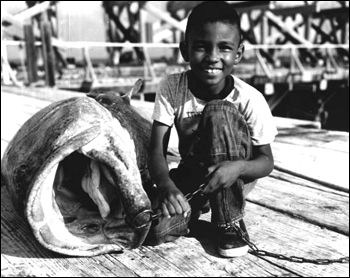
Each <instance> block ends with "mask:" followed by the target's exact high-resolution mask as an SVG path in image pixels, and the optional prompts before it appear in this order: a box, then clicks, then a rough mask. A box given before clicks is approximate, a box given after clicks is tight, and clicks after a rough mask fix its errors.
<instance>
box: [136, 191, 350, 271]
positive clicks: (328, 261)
mask: <svg viewBox="0 0 350 278" xmlns="http://www.w3.org/2000/svg"><path fill="white" fill-rule="evenodd" d="M204 187H205V184H202V185H200V187H199V189H197V190H196V191H194V192H193V193H188V194H186V195H185V198H186V199H187V201H189V200H191V199H192V198H193V197H194V196H195V195H196V194H198V193H202V192H203V189H204ZM143 213H150V215H151V217H150V220H149V222H152V221H154V220H156V219H158V218H160V217H161V216H162V212H161V211H158V212H157V213H153V211H152V210H147V211H145V212H143ZM149 222H148V223H149ZM146 225H147V223H146V224H144V225H141V226H138V227H135V228H142V227H144V226H146ZM230 227H232V228H233V229H235V231H236V232H237V233H238V235H239V236H240V237H241V238H242V239H243V240H244V241H245V242H246V243H247V244H248V246H249V247H250V249H251V250H249V253H251V254H253V255H257V256H266V257H272V258H276V259H279V260H285V261H289V262H293V263H311V264H318V265H328V264H333V263H349V257H342V258H339V259H307V258H303V257H297V256H289V257H288V256H285V255H282V254H278V253H273V252H268V251H265V250H260V249H259V248H258V247H257V246H256V245H255V244H254V243H253V242H251V241H250V240H249V239H248V237H247V235H246V233H245V232H244V231H242V229H241V228H240V227H238V226H236V225H232V226H230Z"/></svg>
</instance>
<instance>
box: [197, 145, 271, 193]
mask: <svg viewBox="0 0 350 278" xmlns="http://www.w3.org/2000/svg"><path fill="white" fill-rule="evenodd" d="M273 166H274V160H273V155H272V151H271V146H270V144H267V145H261V146H254V147H253V158H252V159H251V160H248V161H245V160H239V161H223V162H219V163H217V164H214V165H212V166H210V167H209V168H208V175H207V178H208V182H207V186H206V187H205V189H204V191H203V193H204V194H207V193H212V192H214V191H217V190H219V189H221V188H227V187H230V186H231V185H232V184H234V182H235V181H236V180H237V179H238V178H239V177H241V178H244V179H247V180H255V179H258V178H262V177H265V176H267V175H269V174H270V173H271V172H272V170H273Z"/></svg>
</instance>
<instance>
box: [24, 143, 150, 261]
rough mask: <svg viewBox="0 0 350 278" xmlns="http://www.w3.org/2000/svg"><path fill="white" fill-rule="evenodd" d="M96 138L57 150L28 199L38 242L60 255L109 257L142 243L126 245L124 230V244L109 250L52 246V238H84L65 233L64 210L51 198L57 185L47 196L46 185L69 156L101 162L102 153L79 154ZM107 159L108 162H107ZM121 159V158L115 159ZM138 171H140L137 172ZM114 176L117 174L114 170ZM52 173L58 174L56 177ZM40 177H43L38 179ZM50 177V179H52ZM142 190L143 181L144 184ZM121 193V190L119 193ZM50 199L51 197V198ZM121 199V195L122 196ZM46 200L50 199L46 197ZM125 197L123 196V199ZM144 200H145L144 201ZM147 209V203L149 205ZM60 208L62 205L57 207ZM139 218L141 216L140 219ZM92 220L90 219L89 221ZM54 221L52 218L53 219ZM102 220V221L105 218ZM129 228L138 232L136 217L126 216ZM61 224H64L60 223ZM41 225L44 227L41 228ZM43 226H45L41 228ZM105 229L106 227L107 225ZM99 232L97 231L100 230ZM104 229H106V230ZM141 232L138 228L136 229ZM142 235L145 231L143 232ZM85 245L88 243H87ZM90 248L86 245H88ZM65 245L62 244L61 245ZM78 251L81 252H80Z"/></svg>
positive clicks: (112, 243) (114, 244) (28, 212)
mask: <svg viewBox="0 0 350 278" xmlns="http://www.w3.org/2000/svg"><path fill="white" fill-rule="evenodd" d="M95 138H96V137H94V138H93V139H92V140H90V141H89V142H88V143H86V142H84V143H86V144H80V145H79V146H75V148H70V146H67V145H66V146H65V147H63V148H61V149H57V150H56V151H55V152H54V153H53V154H52V155H51V157H50V158H49V159H48V161H49V163H47V164H45V165H43V166H42V167H41V169H40V170H39V172H38V174H37V176H36V178H35V179H34V180H35V181H34V183H33V187H32V190H31V191H30V193H29V195H28V199H27V200H28V201H27V209H26V210H25V211H26V218H27V220H28V222H29V224H30V225H31V226H32V228H33V231H34V234H35V237H36V238H37V240H38V241H39V242H40V243H41V244H42V245H43V246H45V247H46V248H48V249H50V250H52V251H55V252H58V253H62V254H67V255H82V256H91V255H98V254H104V253H108V252H112V251H113V252H116V251H117V252H118V251H120V250H122V246H123V247H126V248H136V247H138V246H139V245H140V242H139V241H140V240H139V239H136V240H135V239H133V240H131V241H130V242H127V240H126V239H125V240H124V242H123V232H122V230H121V231H120V236H121V242H118V239H114V240H110V243H109V244H108V246H105V245H106V244H102V243H101V244H100V243H96V244H94V245H96V246H99V247H98V248H93V249H91V250H78V249H79V247H77V246H75V245H74V244H73V246H75V247H74V248H72V250H70V249H67V248H66V247H62V246H59V245H56V244H51V243H50V237H51V238H56V239H58V242H60V241H61V242H65V235H68V234H69V237H72V236H73V237H79V238H84V237H80V236H79V235H74V234H72V233H70V231H67V232H68V234H67V232H65V231H64V230H65V229H66V228H65V223H64V221H63V219H62V221H58V220H57V219H59V218H61V217H62V215H61V210H60V209H58V211H57V210H56V209H55V208H54V207H55V206H56V205H53V203H55V204H57V201H56V200H55V199H54V198H55V197H54V196H53V195H52V194H49V192H53V191H54V185H53V182H52V183H51V184H52V185H51V187H50V188H49V190H48V189H45V192H43V191H42V190H43V188H45V187H46V185H45V183H46V182H47V181H48V179H50V177H51V179H52V180H53V178H54V177H55V176H56V173H57V169H58V167H59V164H60V163H61V162H62V161H63V160H65V159H66V158H68V156H70V155H71V154H73V153H74V152H78V153H80V155H82V156H85V157H87V158H88V159H90V160H93V159H98V156H97V157H95V155H97V154H98V152H95V151H92V152H90V153H89V155H87V154H84V153H81V152H79V151H80V150H81V149H82V148H83V147H84V146H86V145H87V144H89V143H91V142H92V141H94V140H95ZM106 159H107V158H106ZM115 159H118V160H119V158H115ZM98 162H99V163H105V161H98ZM135 167H137V165H136V164H135ZM137 169H138V168H137ZM111 171H112V172H113V170H111ZM51 172H54V173H53V174H52V173H51ZM113 175H117V173H113ZM38 176H39V177H38ZM49 176H50V177H49ZM140 187H142V181H141V180H140ZM118 191H119V189H118ZM47 195H49V196H51V197H50V198H47ZM118 195H119V193H118ZM45 196H46V197H45ZM120 196H121V195H119V198H120ZM140 198H141V197H140ZM43 199H47V200H45V203H44V204H43V203H42V202H43ZM38 205H39V206H40V207H41V211H42V213H43V219H39V218H38V217H37V215H36V214H37V208H38ZM145 206H146V207H147V208H148V206H147V203H146V205H145ZM57 207H58V205H57ZM123 207H124V208H123V209H125V210H126V209H127V208H125V206H124V204H123ZM46 213H52V216H50V217H52V219H55V218H56V220H54V221H55V222H54V223H56V224H53V227H56V226H57V225H59V227H56V228H58V229H57V231H58V232H56V231H54V229H52V228H51V225H52V223H49V224H44V222H43V221H45V222H46V221H47V217H48V216H45V215H47V214H46ZM136 216H137V215H136ZM87 218H88V217H87ZM50 219H51V218H50ZM101 219H102V218H101ZM111 220H112V219H106V220H105V222H106V223H108V222H109V221H111ZM124 220H125V225H126V226H128V231H130V232H132V231H133V229H135V228H136V227H133V226H132V225H130V223H134V222H135V221H136V222H138V221H137V220H135V219H134V217H132V216H130V217H128V216H126V217H125V219H124ZM58 222H60V223H58ZM38 223H40V224H38ZM41 223H42V224H41ZM42 225H44V226H45V227H46V228H47V231H46V233H42V232H41V231H42V227H44V226H42ZM150 225H151V223H149V224H148V225H146V226H143V227H142V230H147V229H149V227H150ZM103 226H104V225H103ZM96 228H97V227H96ZM120 228H123V226H121V227H120ZM103 229H104V228H102V230H103ZM136 229H137V228H136ZM93 230H94V229H93V227H92V229H91V232H92V231H93ZM61 231H64V233H63V234H62V235H60V233H61ZM87 232H89V230H87ZM140 232H141V229H140ZM98 233H99V231H96V233H93V232H92V233H91V235H94V234H96V235H97V234H98ZM102 233H103V234H104V236H106V235H105V233H104V232H103V231H102V232H101V235H102ZM116 233H117V234H118V233H119V232H118V228H117V227H116ZM135 236H136V237H138V235H136V234H135ZM126 238H127V237H126ZM83 241H84V240H83ZM85 244H86V243H85ZM61 245H62V244H61ZM65 245H70V244H69V243H66V244H65ZM77 248H78V249H77Z"/></svg>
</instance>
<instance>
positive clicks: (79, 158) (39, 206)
mask: <svg viewBox="0 0 350 278" xmlns="http://www.w3.org/2000/svg"><path fill="white" fill-rule="evenodd" d="M109 139H110V138H109ZM109 139H108V140H106V136H104V135H99V136H97V138H95V139H94V140H92V141H91V142H89V143H88V144H86V145H84V146H82V147H81V148H79V149H77V150H75V151H73V152H71V153H70V154H68V155H67V156H66V157H64V158H63V159H61V160H60V158H58V157H55V155H53V157H52V159H51V161H52V165H47V166H46V168H47V169H43V173H45V172H46V175H43V176H45V177H44V178H43V179H41V178H38V182H37V183H36V184H35V185H34V186H33V190H32V191H31V193H30V196H29V199H28V206H27V218H28V220H29V222H31V224H32V225H33V226H34V227H35V229H34V231H35V233H37V235H36V237H37V238H39V241H44V245H46V246H47V245H49V246H47V247H49V249H52V250H53V251H57V250H59V252H60V253H65V254H70V255H71V254H74V255H76V254H77V253H78V254H79V255H85V254H86V255H89V256H90V255H91V254H93V255H95V254H100V253H107V252H118V251H121V250H122V249H123V248H135V247H138V246H139V245H140V244H141V243H142V242H143V240H144V237H145V233H144V231H145V229H147V228H149V225H148V224H149V218H150V214H147V213H146V214H142V212H144V211H147V210H148V209H149V208H150V201H149V199H148V198H147V195H145V192H144V191H143V188H142V182H141V178H140V174H139V171H138V168H137V164H136V160H135V158H133V157H128V155H130V154H128V153H127V152H126V150H125V148H126V147H125V145H124V149H123V151H122V152H119V149H118V151H116V149H115V148H110V142H109V141H110V140H109ZM103 141H105V142H103ZM107 143H108V144H107ZM131 152H132V150H131ZM133 160H135V161H133ZM30 206H32V207H30ZM140 215H142V217H141V218H140V217H139V216H140ZM135 221H136V222H135ZM147 226H148V227H147ZM138 227H142V229H139V228H138ZM62 248H64V251H62V250H61V249H62ZM70 251H72V252H70Z"/></svg>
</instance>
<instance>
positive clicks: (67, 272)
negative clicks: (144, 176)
mask: <svg viewBox="0 0 350 278" xmlns="http://www.w3.org/2000/svg"><path fill="white" fill-rule="evenodd" d="M1 91H2V92H1V94H2V95H1V98H2V102H1V155H2V154H3V152H4V149H5V148H6V146H7V144H8V142H9V140H10V139H11V138H12V136H13V135H14V133H15V132H16V131H17V130H18V128H19V127H20V126H21V125H22V124H23V122H24V121H25V120H26V119H27V118H29V117H30V116H31V115H32V114H34V113H35V112H36V111H38V110H39V109H41V108H43V107H45V106H46V105H48V104H50V103H51V102H53V101H58V100H60V99H64V98H67V97H72V96H77V95H79V96H83V95H82V94H77V93H70V92H68V93H67V92H64V91H61V90H50V89H42V88H41V89H36V88H29V89H26V88H21V89H18V88H14V87H10V88H7V87H6V86H4V87H3V86H2V88H1ZM132 104H133V105H134V106H136V107H137V108H138V109H140V110H142V111H143V114H144V115H146V117H148V118H149V117H150V114H151V113H152V109H153V103H142V102H140V101H135V100H132ZM3 107H4V109H3ZM16 115H17V116H16ZM275 120H276V124H277V126H278V129H279V132H280V133H279V135H278V136H277V138H276V142H274V144H273V145H272V147H273V151H274V154H275V157H276V163H277V164H279V165H280V166H281V167H282V168H283V167H284V168H286V169H291V170H293V171H294V172H295V173H296V175H291V174H288V173H285V172H280V171H277V170H274V171H273V172H272V173H271V175H270V176H269V177H266V178H264V179H261V180H260V181H259V184H258V185H257V186H256V188H255V189H254V190H253V191H252V192H251V193H250V195H249V196H248V202H247V208H246V211H247V215H246V217H245V222H246V224H247V227H248V231H249V235H250V237H251V240H252V241H253V242H254V243H255V244H257V246H258V247H259V248H261V249H264V250H267V251H270V252H278V253H281V254H283V255H295V256H305V257H307V258H309V259H318V258H330V259H337V258H339V257H344V256H348V254H349V237H348V234H349V228H348V226H349V202H348V200H349V199H348V198H349V193H348V192H344V191H339V190H335V189H334V188H329V187H326V186H325V185H324V184H321V183H317V182H312V181H310V180H308V179H304V178H302V175H303V174H305V175H309V176H310V177H316V178H318V179H320V180H321V181H327V182H328V181H329V182H332V183H334V184H336V185H339V184H340V185H341V186H344V184H345V183H346V182H347V181H348V175H349V170H348V163H349V162H348V159H349V148H348V142H349V135H348V133H342V132H333V131H325V130H321V129H319V128H318V126H317V124H316V125H313V124H310V123H306V122H305V121H300V120H291V119H281V118H278V117H275ZM3 123H4V126H3ZM177 142H178V141H177V138H176V133H174V134H173V135H172V140H171V144H170V146H171V147H172V148H174V149H176V148H177ZM275 143H276V144H275ZM345 159H347V161H346V162H344V163H345V166H344V167H342V165H339V164H341V163H343V161H344V160H345ZM170 160H171V159H170ZM178 161H179V159H178V157H174V159H173V161H172V166H175V165H176V164H177V163H178ZM346 163H347V164H346ZM327 165H328V167H327ZM346 165H347V168H346ZM344 168H346V171H345V170H344ZM324 172H325V173H324ZM298 174H301V176H298ZM332 175H333V177H334V178H333V179H330V180H327V179H328V178H329V177H332ZM336 176H340V177H339V178H336ZM347 183H348V182H347ZM347 188H348V184H347ZM201 220H202V221H200V223H201V225H203V229H202V232H203V233H204V235H205V236H198V237H181V238H180V239H178V240H177V241H175V242H173V243H166V244H162V245H159V246H154V247H152V246H142V247H141V248H138V249H133V250H125V251H124V253H123V254H106V255H101V256H96V257H93V258H74V257H67V256H63V255H60V254H56V253H53V252H51V251H49V250H46V249H44V248H43V247H42V246H41V245H40V244H39V243H38V242H37V241H36V240H35V239H34V237H33V235H32V232H31V230H30V228H29V226H28V224H27V223H25V222H24V221H23V220H22V219H21V218H20V217H19V216H18V214H17V213H16V212H15V211H14V210H13V207H12V204H11V201H10V199H9V196H8V193H7V190H6V188H5V187H3V186H2V187H1V274H2V276H47V277H53V276H61V277H67V276H69V277H82V276H83V277H87V276H94V277H96V276H106V277H110V276H117V277H135V276H151V277H155V276H174V277H178V276H191V277H199V276H212V277H217V276H245V277H254V276H255V277H257V276H259V277H271V276H292V277H295V276H311V277H312V276H318V277H344V276H345V277H347V276H348V273H349V264H332V265H327V266H322V265H313V264H308V263H303V264H298V263H292V262H286V261H281V260H278V259H274V258H269V257H261V258H260V257H257V256H255V255H252V254H248V255H246V256H244V257H240V258H234V259H227V258H222V257H220V256H219V254H218V252H217V249H216V248H217V247H216V243H215V242H214V241H213V238H212V236H210V235H208V234H210V233H209V231H210V224H209V222H208V221H209V220H210V213H208V214H204V215H203V216H202V217H201ZM201 227H202V226H200V228H201Z"/></svg>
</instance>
